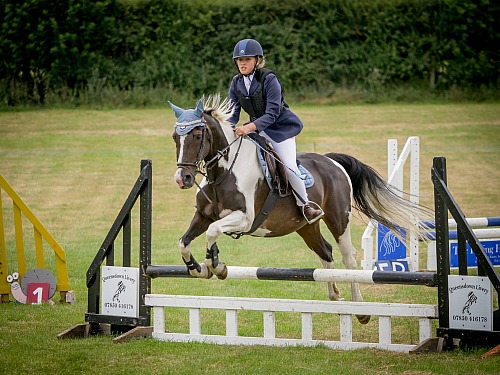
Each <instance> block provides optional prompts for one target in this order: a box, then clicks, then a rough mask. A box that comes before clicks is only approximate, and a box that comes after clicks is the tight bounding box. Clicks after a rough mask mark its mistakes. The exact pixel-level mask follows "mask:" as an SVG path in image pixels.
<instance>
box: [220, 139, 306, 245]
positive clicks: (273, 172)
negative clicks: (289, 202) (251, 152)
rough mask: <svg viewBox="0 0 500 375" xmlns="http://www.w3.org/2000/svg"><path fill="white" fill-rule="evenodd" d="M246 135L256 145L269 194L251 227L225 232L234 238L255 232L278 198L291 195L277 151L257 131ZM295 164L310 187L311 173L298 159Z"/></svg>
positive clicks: (284, 168) (290, 188)
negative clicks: (236, 231) (238, 231)
mask: <svg viewBox="0 0 500 375" xmlns="http://www.w3.org/2000/svg"><path fill="white" fill-rule="evenodd" d="M247 137H248V138H249V139H250V140H251V141H252V142H254V143H255V144H256V145H257V146H258V147H257V155H258V157H259V161H260V164H261V167H262V171H263V172H264V176H265V177H266V181H267V184H268V186H269V195H268V196H267V199H266V201H265V202H264V205H263V206H262V208H261V210H260V212H259V213H258V214H257V215H256V216H255V219H254V221H253V223H252V227H251V228H250V230H249V231H247V232H244V233H241V232H240V233H226V234H227V235H229V236H231V237H232V238H234V239H238V238H240V237H241V236H243V235H245V234H250V233H253V232H255V231H256V230H257V228H258V227H259V226H260V225H261V224H262V223H263V222H264V220H266V218H267V217H268V216H269V214H270V213H271V211H272V210H273V208H274V206H275V204H276V201H277V200H278V198H280V197H286V196H288V195H291V194H292V192H293V190H292V187H291V185H290V184H289V183H288V177H287V175H286V167H285V164H284V163H283V161H282V159H281V157H280V156H279V155H278V153H277V152H276V151H275V150H274V149H273V147H272V145H271V144H269V143H267V141H266V139H265V138H264V137H262V136H260V135H258V134H257V133H248V134H247ZM297 165H298V168H299V171H300V172H301V173H302V174H303V175H305V176H306V177H305V181H304V182H305V185H306V187H311V186H312V185H313V184H314V178H313V176H312V174H311V173H310V172H309V171H308V170H307V169H305V168H304V167H303V166H302V165H300V163H298V161H297Z"/></svg>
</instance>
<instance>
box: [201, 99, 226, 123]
mask: <svg viewBox="0 0 500 375" xmlns="http://www.w3.org/2000/svg"><path fill="white" fill-rule="evenodd" d="M201 100H202V102H203V107H204V108H205V109H204V111H203V112H205V113H206V114H209V115H210V116H212V117H214V118H215V119H216V120H217V121H219V123H220V124H221V125H222V124H223V125H229V123H228V122H227V121H228V120H229V119H230V118H231V116H232V115H233V112H234V106H233V104H232V103H231V101H230V100H229V98H225V99H224V100H222V99H221V97H220V94H213V95H209V96H207V97H205V96H203V97H202V98H201Z"/></svg>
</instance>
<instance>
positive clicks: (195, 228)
mask: <svg viewBox="0 0 500 375" xmlns="http://www.w3.org/2000/svg"><path fill="white" fill-rule="evenodd" d="M211 222H212V221H211V220H210V219H208V218H206V217H204V216H202V215H201V214H200V213H199V212H196V214H195V215H194V217H193V219H192V220H191V225H190V226H189V229H188V230H187V231H186V233H184V235H183V236H182V237H181V239H180V240H179V243H178V244H177V246H178V248H179V251H180V253H181V256H182V260H183V262H184V263H185V264H186V266H187V268H188V271H189V274H190V275H191V276H195V277H199V278H205V279H209V278H211V277H212V276H213V274H212V271H211V270H210V269H209V268H208V267H207V266H206V265H205V264H204V263H201V264H200V263H198V262H197V261H196V259H195V258H194V256H193V254H192V253H191V250H190V249H189V244H190V243H191V241H193V240H194V239H195V238H196V237H198V236H199V235H200V234H202V233H203V232H205V231H206V230H207V228H208V227H209V225H210V223H211Z"/></svg>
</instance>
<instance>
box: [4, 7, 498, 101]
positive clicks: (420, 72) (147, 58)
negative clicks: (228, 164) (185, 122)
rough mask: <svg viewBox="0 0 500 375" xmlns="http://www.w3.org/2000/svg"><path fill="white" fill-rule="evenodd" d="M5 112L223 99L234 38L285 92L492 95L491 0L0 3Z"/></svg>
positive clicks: (494, 44) (494, 34) (494, 26)
mask: <svg viewBox="0 0 500 375" xmlns="http://www.w3.org/2000/svg"><path fill="white" fill-rule="evenodd" d="M0 4H1V7H0V12H1V13H0V18H1V20H2V23H1V30H0V32H1V34H2V36H1V39H0V98H1V100H2V103H3V104H10V105H15V104H20V103H26V102H38V103H39V102H44V101H45V102H47V101H49V102H50V101H56V102H75V103H79V102H90V103H93V104H95V103H109V102H110V101H111V102H112V101H113V100H118V101H120V102H122V103H123V102H127V100H128V102H129V103H130V104H138V103H139V104H140V103H142V104H148V103H150V102H151V101H152V99H151V98H152V97H154V96H155V94H153V93H160V94H159V95H160V96H164V95H170V96H171V95H174V93H176V94H179V95H185V96H186V97H199V96H200V95H202V94H204V93H212V92H218V91H220V92H223V93H225V92H226V91H227V88H228V84H229V82H230V79H231V77H232V75H233V74H235V73H236V69H235V67H234V63H233V61H232V59H231V54H232V50H233V46H234V44H235V43H236V42H237V41H238V40H239V39H242V38H247V37H252V38H255V39H257V40H259V41H260V42H261V44H262V46H263V48H264V51H265V53H266V55H267V61H268V66H269V67H270V68H272V69H275V70H277V71H278V72H279V74H280V80H281V82H282V83H283V85H284V86H285V87H286V88H287V92H293V93H300V92H301V91H308V90H314V91H317V92H323V93H325V95H326V94H327V93H328V92H330V91H331V90H332V88H334V89H335V88H345V89H354V88H360V89H364V90H369V89H370V88H386V89H390V88H391V87H401V86H402V87H427V88H430V89H437V90H447V89H450V88H452V87H460V88H464V89H467V88H478V87H488V88H492V89H494V90H497V89H498V85H499V82H500V52H499V51H500V49H499V48H498V46H499V45H500V27H499V23H498V22H497V20H498V19H500V5H499V3H498V2H496V1H495V2H493V1H489V0H413V1H407V0H357V1H353V0H300V1H299V0H283V1H279V2H274V1H273V2H263V1H257V0H247V1H245V2H243V1H237V2H224V1H219V2H216V3H212V4H210V2H206V1H201V0H200V1H183V0H150V1H146V0H143V1H136V2H131V1H127V2H119V1H117V0H102V1H96V0H25V1H24V2H22V3H19V2H18V1H17V0H0Z"/></svg>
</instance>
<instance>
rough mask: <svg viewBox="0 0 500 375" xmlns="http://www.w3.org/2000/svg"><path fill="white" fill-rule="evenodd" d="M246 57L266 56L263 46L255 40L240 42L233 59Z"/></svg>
mask: <svg viewBox="0 0 500 375" xmlns="http://www.w3.org/2000/svg"><path fill="white" fill-rule="evenodd" d="M244 56H261V57H263V56H264V51H263V50H262V46H261V45H260V43H259V42H257V41H256V40H255V39H243V40H240V41H239V42H238V43H236V45H235V46H234V52H233V59H237V58H238V57H244Z"/></svg>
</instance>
